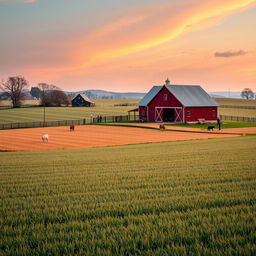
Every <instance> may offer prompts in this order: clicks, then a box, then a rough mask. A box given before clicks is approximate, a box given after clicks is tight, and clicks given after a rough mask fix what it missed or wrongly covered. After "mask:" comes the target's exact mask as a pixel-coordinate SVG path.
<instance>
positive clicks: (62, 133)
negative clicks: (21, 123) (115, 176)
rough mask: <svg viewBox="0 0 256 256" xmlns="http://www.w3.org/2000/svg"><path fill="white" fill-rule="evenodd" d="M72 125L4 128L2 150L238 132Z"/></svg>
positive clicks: (108, 144) (128, 141)
mask: <svg viewBox="0 0 256 256" xmlns="http://www.w3.org/2000/svg"><path fill="white" fill-rule="evenodd" d="M68 128H69V127H45V128H28V129H13V130H0V150H49V149H65V148H89V147H104V146H115V145H125V144H137V143H145V142H161V141H177V140H192V139H207V138H223V137H231V136H234V135H224V134H204V133H182V132H163V131H159V130H150V129H141V128H130V127H113V126H100V125H86V126H76V128H75V131H73V132H71V131H69V129H68ZM45 133H47V134H49V137H50V139H49V142H48V143H46V142H45V143H43V142H42V140H41V135H42V134H45Z"/></svg>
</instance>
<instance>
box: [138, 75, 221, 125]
mask: <svg viewBox="0 0 256 256" xmlns="http://www.w3.org/2000/svg"><path fill="white" fill-rule="evenodd" d="M138 106H139V119H140V120H141V121H150V122H174V123H195V122H198V121H205V122H209V123H210V122H216V120H217V117H218V104H217V103H216V102H215V101H214V100H213V99H212V98H211V97H210V96H209V95H208V94H207V92H206V91H204V90H203V89H202V87H201V86H198V85H171V84H170V81H169V80H168V79H167V80H166V81H165V84H164V85H160V86H153V87H152V89H151V90H150V91H149V92H148V93H147V94H146V95H145V96H144V98H143V99H142V100H141V101H140V102H139V104H138Z"/></svg>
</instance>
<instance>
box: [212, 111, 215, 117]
mask: <svg viewBox="0 0 256 256" xmlns="http://www.w3.org/2000/svg"><path fill="white" fill-rule="evenodd" d="M215 116H216V111H215V109H213V110H212V117H215Z"/></svg>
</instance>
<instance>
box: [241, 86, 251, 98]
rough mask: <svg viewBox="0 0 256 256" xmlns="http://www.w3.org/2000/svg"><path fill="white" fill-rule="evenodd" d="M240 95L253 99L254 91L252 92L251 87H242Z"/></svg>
mask: <svg viewBox="0 0 256 256" xmlns="http://www.w3.org/2000/svg"><path fill="white" fill-rule="evenodd" d="M241 97H242V98H245V99H247V100H249V99H253V98H254V93H253V91H252V89H250V88H244V89H243V91H242V92H241Z"/></svg>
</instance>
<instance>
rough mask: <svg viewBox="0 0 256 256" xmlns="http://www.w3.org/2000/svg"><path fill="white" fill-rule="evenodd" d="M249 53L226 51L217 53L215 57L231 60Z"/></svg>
mask: <svg viewBox="0 0 256 256" xmlns="http://www.w3.org/2000/svg"><path fill="white" fill-rule="evenodd" d="M246 53H247V52H245V51H243V50H240V51H235V52H232V51H225V52H215V54H214V56H215V57H222V58H230V57H236V56H243V55H245V54H246Z"/></svg>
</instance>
